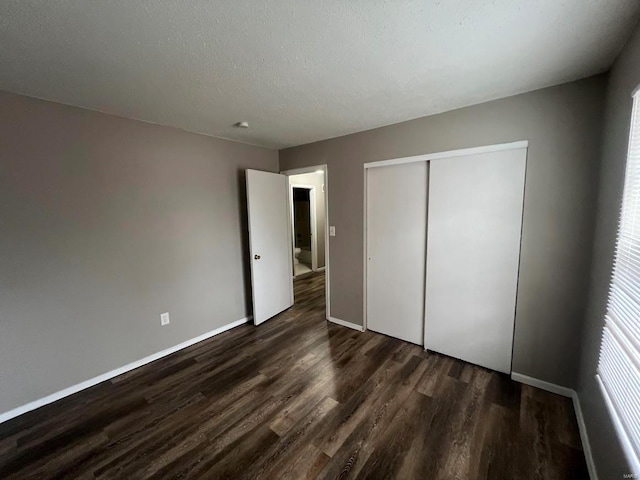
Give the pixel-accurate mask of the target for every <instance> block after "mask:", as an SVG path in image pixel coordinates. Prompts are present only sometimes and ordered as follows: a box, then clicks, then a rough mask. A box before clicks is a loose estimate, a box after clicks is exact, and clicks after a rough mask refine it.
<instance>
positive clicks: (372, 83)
mask: <svg viewBox="0 0 640 480" xmlns="http://www.w3.org/2000/svg"><path fill="white" fill-rule="evenodd" d="M639 8H640V2H638V0H536V1H522V0H521V1H514V0H492V1H489V0H485V1H480V0H441V1H435V0H431V1H429V0H423V1H409V0H407V1H383V0H335V1H321V0H315V1H301V0H271V1H270V0H266V1H250V0H221V1H212V0H190V1H175V0H120V1H116V0H2V1H1V2H0V89H1V90H8V91H12V92H17V93H22V94H26V95H31V96H35V97H40V98H45V99H50V100H55V101H58V102H62V103H66V104H71V105H77V106H81V107H86V108H89V109H93V110H99V111H102V112H109V113H114V114H117V115H121V116H125V117H130V118H137V119H141V120H146V121H150V122H154V123H160V124H164V125H172V126H175V127H180V128H183V129H186V130H191V131H195V132H202V133H207V134H211V135H215V136H219V137H224V138H230V139H234V140H238V141H241V142H247V143H253V144H257V145H263V146H268V147H277V148H280V147H285V146H292V145H298V144H302V143H307V142H311V141H315V140H321V139H325V138H330V137H335V136H339V135H344V134H348V133H352V132H356V131H361V130H366V129H369V128H373V127H377V126H382V125H388V124H391V123H395V122H399V121H403V120H408V119H411V118H416V117H421V116H424V115H429V114H433V113H437V112H442V111H446V110H451V109H453V108H457V107H461V106H465V105H471V104H475V103H480V102H483V101H487V100H491V99H495V98H499V97H505V96H509V95H512V94H516V93H521V92H525V91H529V90H534V89H537V88H541V87H545V86H549V85H553V84H558V83H562V82H566V81H570V80H574V79H578V78H582V77H586V76H589V75H592V74H596V73H599V72H602V71H604V70H606V69H607V68H608V67H609V66H610V65H611V63H612V61H613V59H614V57H615V55H616V54H617V53H618V52H619V50H620V48H621V47H622V45H623V44H624V42H625V40H626V39H627V37H628V35H629V34H630V32H631V30H632V28H633V26H634V25H635V23H636V22H637V20H638V13H639ZM240 120H246V121H248V122H249V123H250V125H251V128H249V129H248V130H241V129H237V128H234V127H233V126H232V125H233V124H234V123H235V122H238V121H240Z"/></svg>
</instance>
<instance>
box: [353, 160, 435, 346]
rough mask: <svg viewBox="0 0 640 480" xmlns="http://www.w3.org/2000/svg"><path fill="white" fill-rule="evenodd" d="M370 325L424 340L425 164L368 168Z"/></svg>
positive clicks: (396, 335)
mask: <svg viewBox="0 0 640 480" xmlns="http://www.w3.org/2000/svg"><path fill="white" fill-rule="evenodd" d="M366 195H367V232H366V235H367V328H368V329H370V330H373V331H376V332H380V333H384V334H386V335H389V336H392V337H396V338H400V339H402V340H406V341H408V342H412V343H417V344H419V345H422V341H423V330H424V278H425V251H426V226H427V164H426V162H416V163H407V164H402V165H393V166H386V167H375V168H369V169H368V170H367V192H366Z"/></svg>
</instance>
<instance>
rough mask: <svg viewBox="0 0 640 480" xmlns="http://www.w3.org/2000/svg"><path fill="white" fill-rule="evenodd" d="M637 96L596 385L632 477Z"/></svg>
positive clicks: (636, 431) (639, 356) (637, 425)
mask: <svg viewBox="0 0 640 480" xmlns="http://www.w3.org/2000/svg"><path fill="white" fill-rule="evenodd" d="M639 98H640V93H638V90H636V93H634V95H633V111H632V114H631V132H630V134H629V150H628V153H627V167H626V171H625V180H624V194H623V197H622V211H621V214H620V224H619V227H618V238H617V243H616V251H615V262H614V265H613V275H612V277H611V284H610V286H609V303H608V305H607V314H606V316H605V327H604V331H603V334H602V345H601V347H600V360H599V364H598V377H597V378H598V380H599V383H600V386H601V388H602V391H603V394H604V397H605V400H606V403H607V407H608V408H609V411H610V413H611V416H612V417H613V421H614V424H615V427H616V430H617V431H618V434H619V436H620V439H621V440H622V443H623V445H624V448H625V452H626V454H627V457H628V459H629V461H630V462H631V466H632V468H633V469H634V472H635V471H636V470H637V471H638V472H640V105H639V104H640V101H639V100H638V99H639Z"/></svg>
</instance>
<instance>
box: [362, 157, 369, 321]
mask: <svg viewBox="0 0 640 480" xmlns="http://www.w3.org/2000/svg"><path fill="white" fill-rule="evenodd" d="M368 189H369V183H368V173H367V170H366V167H365V170H364V183H363V190H362V191H363V192H364V195H363V196H362V197H363V199H362V200H363V205H362V211H363V212H364V218H363V219H362V226H363V229H362V330H363V331H364V330H366V329H367V318H368V317H367V290H368V289H367V275H368V273H367V265H368V264H369V260H368V257H367V249H368V248H369V244H368V242H367V228H368V226H367V217H368V216H369V215H368V208H369V207H368V203H367V198H368V196H369V190H368Z"/></svg>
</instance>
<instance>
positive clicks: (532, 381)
mask: <svg viewBox="0 0 640 480" xmlns="http://www.w3.org/2000/svg"><path fill="white" fill-rule="evenodd" d="M511 380H514V381H516V382H520V383H524V384H525V385H530V386H532V387H535V388H539V389H541V390H546V391H547V392H551V393H555V394H557V395H562V396H563V397H568V398H570V399H571V400H572V401H573V409H574V411H575V414H576V420H577V422H578V430H579V432H580V441H581V443H582V453H584V458H585V461H586V463H587V470H588V471H589V478H591V480H598V473H597V472H596V464H595V462H594V461H593V453H592V452H591V444H590V443H589V436H588V435H587V426H586V424H585V423H584V415H583V414H582V407H581V406H580V398H579V397H578V393H577V392H576V391H575V390H573V389H571V388H567V387H563V386H561V385H556V384H555V383H550V382H545V381H544V380H540V379H538V378H534V377H529V376H527V375H523V374H521V373H516V372H511Z"/></svg>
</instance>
